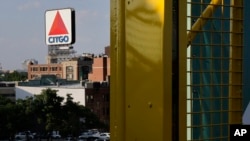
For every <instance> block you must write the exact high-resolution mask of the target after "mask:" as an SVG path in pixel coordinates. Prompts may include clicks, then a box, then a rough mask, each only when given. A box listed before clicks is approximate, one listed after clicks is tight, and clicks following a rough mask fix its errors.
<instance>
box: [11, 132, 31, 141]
mask: <svg viewBox="0 0 250 141" xmlns="http://www.w3.org/2000/svg"><path fill="white" fill-rule="evenodd" d="M27 138H28V139H34V136H33V134H32V133H31V132H30V131H24V132H19V133H17V134H16V135H15V139H16V140H25V139H27Z"/></svg>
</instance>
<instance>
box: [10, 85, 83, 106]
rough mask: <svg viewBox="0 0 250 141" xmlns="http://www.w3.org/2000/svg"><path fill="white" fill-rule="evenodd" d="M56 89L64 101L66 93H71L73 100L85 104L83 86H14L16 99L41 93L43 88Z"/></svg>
mask: <svg viewBox="0 0 250 141" xmlns="http://www.w3.org/2000/svg"><path fill="white" fill-rule="evenodd" d="M48 88H50V89H52V90H57V95H58V96H60V97H63V98H64V101H63V102H66V98H67V94H71V97H72V98H73V101H74V102H79V104H80V105H83V106H85V88H84V87H81V86H79V87H51V86H50V87H46V86H39V87H34V86H33V87H30V86H16V88H15V91H16V100H18V99H25V98H27V97H30V96H34V95H39V94H41V92H42V90H44V89H48Z"/></svg>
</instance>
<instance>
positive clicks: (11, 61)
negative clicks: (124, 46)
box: [0, 0, 110, 70]
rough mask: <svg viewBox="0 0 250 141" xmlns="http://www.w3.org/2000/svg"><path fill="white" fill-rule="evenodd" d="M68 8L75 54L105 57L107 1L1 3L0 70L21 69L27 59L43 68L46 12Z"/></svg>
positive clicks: (4, 0)
mask: <svg viewBox="0 0 250 141" xmlns="http://www.w3.org/2000/svg"><path fill="white" fill-rule="evenodd" d="M68 7H70V8H73V9H75V17H76V42H75V44H73V47H74V50H75V51H76V52H77V53H76V54H82V53H94V54H101V53H104V47H105V46H108V45H110V30H109V28H110V0H1V4H0V64H1V66H2V69H3V70H16V69H22V62H23V61H24V60H26V59H35V60H37V61H38V63H39V64H45V63H46V61H45V59H46V56H47V54H48V46H47V45H46V43H45V11H46V10H51V9H60V8H68Z"/></svg>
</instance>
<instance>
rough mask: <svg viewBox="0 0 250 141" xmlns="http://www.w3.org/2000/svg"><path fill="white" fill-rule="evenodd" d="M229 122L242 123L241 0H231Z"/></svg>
mask: <svg viewBox="0 0 250 141" xmlns="http://www.w3.org/2000/svg"><path fill="white" fill-rule="evenodd" d="M231 5H232V7H231V27H230V30H231V33H230V41H231V42H230V78H229V79H230V80H229V81H230V82H229V123H230V124H241V123H242V83H243V82H242V81H243V80H242V63H243V61H242V57H243V0H231Z"/></svg>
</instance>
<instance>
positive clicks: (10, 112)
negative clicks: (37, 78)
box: [0, 89, 102, 139]
mask: <svg viewBox="0 0 250 141" xmlns="http://www.w3.org/2000/svg"><path fill="white" fill-rule="evenodd" d="M63 101H64V98H63V97H60V96H58V95H57V91H56V90H52V89H45V90H42V92H41V94H39V95H34V97H27V98H26V99H19V100H17V101H16V102H15V103H13V102H12V101H11V100H9V99H6V98H3V97H0V125H1V126H0V139H1V138H2V139H3V138H6V137H9V136H14V134H15V133H16V132H18V131H25V130H31V131H33V132H37V133H40V134H41V133H48V132H51V131H53V130H55V131H60V133H61V134H62V135H68V134H71V135H78V134H79V133H80V132H82V131H83V130H85V129H90V128H102V124H101V122H100V121H99V119H98V118H97V116H96V115H95V114H94V113H92V112H91V111H90V110H89V109H88V108H86V107H84V106H83V105H80V104H79V103H76V102H74V101H73V98H72V97H71V95H70V94H68V95H67V97H66V102H63ZM81 119H84V120H81Z"/></svg>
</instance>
